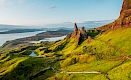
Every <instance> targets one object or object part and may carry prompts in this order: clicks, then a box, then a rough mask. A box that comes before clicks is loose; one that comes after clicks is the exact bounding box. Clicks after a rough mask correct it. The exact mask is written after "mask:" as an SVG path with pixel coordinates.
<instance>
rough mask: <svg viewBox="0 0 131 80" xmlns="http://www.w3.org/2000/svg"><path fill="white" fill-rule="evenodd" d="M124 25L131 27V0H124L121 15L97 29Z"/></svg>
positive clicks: (115, 27)
mask: <svg viewBox="0 0 131 80" xmlns="http://www.w3.org/2000/svg"><path fill="white" fill-rule="evenodd" d="M123 27H131V0H123V5H122V9H121V11H120V16H119V18H118V19H117V20H115V21H114V22H112V23H110V24H107V25H104V26H102V27H99V28H97V30H109V29H117V28H123Z"/></svg>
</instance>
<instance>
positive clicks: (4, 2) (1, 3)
mask: <svg viewBox="0 0 131 80" xmlns="http://www.w3.org/2000/svg"><path fill="white" fill-rule="evenodd" d="M10 4H11V0H0V9H5V8H8V5H10Z"/></svg>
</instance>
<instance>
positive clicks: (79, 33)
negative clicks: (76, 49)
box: [65, 23, 87, 44]
mask: <svg viewBox="0 0 131 80" xmlns="http://www.w3.org/2000/svg"><path fill="white" fill-rule="evenodd" d="M69 38H74V39H75V42H76V43H77V44H80V43H81V42H82V41H83V40H84V39H87V33H86V31H85V28H84V27H82V29H81V30H80V29H78V27H77V24H76V23H74V32H73V33H71V34H68V35H67V36H66V38H65V39H69Z"/></svg>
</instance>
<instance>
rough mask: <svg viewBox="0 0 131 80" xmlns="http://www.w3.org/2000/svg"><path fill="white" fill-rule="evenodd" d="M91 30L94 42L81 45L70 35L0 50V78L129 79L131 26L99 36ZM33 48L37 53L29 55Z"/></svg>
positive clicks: (24, 79)
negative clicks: (58, 39) (34, 55)
mask: <svg viewBox="0 0 131 80" xmlns="http://www.w3.org/2000/svg"><path fill="white" fill-rule="evenodd" d="M87 33H89V32H87ZM91 34H93V37H92V38H93V39H92V40H91V42H88V40H87V39H86V40H84V41H83V42H82V43H81V44H80V45H78V44H77V43H75V39H74V38H69V39H63V40H60V41H56V42H46V43H39V44H35V45H33V46H27V47H26V46H24V47H21V48H16V49H10V50H6V51H5V50H3V51H2V52H1V54H0V55H1V56H0V79H2V80H8V79H10V80H18V79H20V80H30V79H32V80H36V79H38V80H45V79H47V80H109V79H111V80H120V79H122V80H130V79H131V76H130V73H131V70H130V69H131V67H130V64H131V61H130V60H131V58H130V56H131V54H130V49H131V46H130V41H131V40H130V39H131V38H130V37H131V35H130V34H131V28H119V29H116V30H112V31H109V32H104V33H102V34H99V35H97V36H94V34H95V33H94V32H90V35H91ZM31 52H35V53H37V54H38V56H37V57H30V56H28V55H29V54H30V53H31ZM68 72H99V73H97V74H95V73H90V74H84V73H83V74H82V73H77V74H75V73H68Z"/></svg>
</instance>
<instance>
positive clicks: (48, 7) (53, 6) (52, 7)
mask: <svg viewBox="0 0 131 80" xmlns="http://www.w3.org/2000/svg"><path fill="white" fill-rule="evenodd" d="M56 7H57V6H55V5H52V6H47V9H54V8H56Z"/></svg>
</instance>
